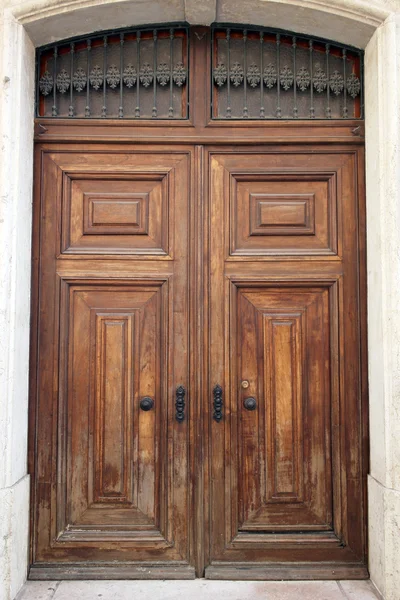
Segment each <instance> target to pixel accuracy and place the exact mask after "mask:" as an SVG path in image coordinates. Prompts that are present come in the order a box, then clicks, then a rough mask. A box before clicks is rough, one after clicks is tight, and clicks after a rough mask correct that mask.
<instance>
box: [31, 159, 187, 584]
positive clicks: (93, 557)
mask: <svg viewBox="0 0 400 600" xmlns="http://www.w3.org/2000/svg"><path fill="white" fill-rule="evenodd" d="M49 150H50V151H49ZM38 159H39V161H40V163H41V169H40V172H41V173H42V175H41V176H40V177H41V179H40V189H41V193H40V196H39V198H38V200H39V201H40V208H39V210H40V213H41V219H40V246H39V254H40V260H41V269H40V271H39V281H38V284H39V297H38V303H39V304H38V307H39V331H38V335H39V337H38V371H37V388H36V389H37V392H36V394H37V395H36V397H37V408H36V410H37V415H38V417H37V418H38V422H37V438H36V442H35V444H36V452H35V455H34V473H35V482H34V487H35V493H34V498H36V505H35V512H34V521H33V522H34V527H35V528H36V533H35V536H34V546H33V559H32V562H33V565H35V567H34V568H36V566H37V567H38V568H39V569H40V568H42V565H44V564H48V563H51V564H52V565H53V566H52V568H55V569H57V568H60V569H61V570H62V568H63V567H62V565H63V564H64V563H69V564H71V563H72V564H74V565H75V567H76V569H75V571H76V572H78V570H79V567H80V566H84V565H87V564H88V563H91V564H93V563H96V561H97V562H98V563H102V562H103V563H104V562H107V561H119V562H121V564H125V563H126V564H128V563H130V562H132V561H134V562H135V564H136V567H137V566H140V565H149V567H152V568H153V567H154V564H153V563H154V561H156V563H163V564H164V567H163V569H161V570H160V571H159V572H160V573H161V571H162V572H164V573H165V570H166V569H167V566H168V564H170V566H171V573H175V576H176V573H180V572H181V571H182V569H181V568H180V567H179V568H178V569H177V570H176V571H174V569H175V567H174V565H178V566H179V565H181V566H183V565H186V566H188V567H189V558H190V553H191V546H190V544H191V538H190V536H189V535H188V528H189V519H188V513H189V510H190V506H191V490H190V473H189V449H190V446H189V432H190V424H189V422H188V420H187V419H185V422H183V423H179V424H178V423H177V422H176V420H175V388H176V387H177V385H179V384H180V385H184V386H185V387H188V383H189V369H188V339H189V337H188V330H189V289H188V279H187V270H188V260H189V250H188V246H189V232H188V222H189V205H188V202H187V198H188V197H189V192H190V187H189V184H190V182H189V164H190V160H191V154H190V152H189V153H188V152H187V151H186V150H182V149H181V150H177V151H175V152H172V153H171V152H168V153H166V152H165V149H163V148H159V149H154V148H151V151H148V152H147V153H145V152H143V151H142V152H140V153H136V154H135V152H130V153H129V154H124V155H121V154H118V153H114V154H113V153H112V152H108V153H106V152H104V153H100V154H99V153H96V152H93V149H92V151H90V150H89V149H88V151H87V152H85V153H82V152H81V151H79V152H76V151H75V152H74V151H73V150H72V149H71V148H66V152H65V151H64V152H63V151H61V152H58V153H57V152H54V149H53V148H52V149H47V151H46V150H45V149H43V148H42V149H41V152H40V154H39V156H38ZM116 171H117V172H118V173H117V176H116V177H115V172H116ZM134 171H136V172H140V173H143V172H149V173H150V179H151V182H152V181H153V179H154V177H153V174H154V173H160V172H162V173H164V174H165V177H167V179H168V192H167V196H166V198H167V199H168V201H167V203H166V205H165V209H166V211H165V223H166V226H165V228H164V229H165V231H166V232H167V233H165V232H164V233H162V232H161V221H160V218H161V214H162V211H161V212H160V204H159V202H158V199H157V198H158V197H151V195H150V198H149V202H151V201H153V202H154V204H155V206H153V207H152V208H151V209H150V208H149V210H148V219H149V226H148V228H149V231H152V227H153V226H154V224H153V225H151V221H152V220H153V221H156V222H157V223H158V224H159V225H160V235H161V236H163V235H167V237H166V238H165V241H166V249H167V251H168V253H169V256H168V260H167V261H165V260H163V259H161V260H159V261H155V260H154V257H147V256H145V255H143V254H141V253H140V252H139V253H138V254H139V256H135V257H130V258H129V259H126V258H125V259H124V258H122V259H121V258H120V259H119V267H120V268H118V266H117V265H116V263H115V258H114V259H113V260H111V262H110V258H112V257H115V252H116V250H117V249H118V243H117V244H116V245H115V244H114V245H113V243H111V244H110V243H109V240H110V239H111V238H113V237H115V236H116V240H117V242H118V241H119V240H120V239H126V237H129V236H131V233H129V234H128V235H124V234H123V233H120V234H117V235H116V234H115V232H113V233H111V235H108V233H107V232H98V233H96V235H95V236H91V237H92V238H93V237H97V238H98V240H99V239H100V240H103V242H102V246H101V248H102V253H100V255H98V256H96V258H95V259H92V261H93V260H94V263H95V264H93V262H92V263H91V260H90V259H88V258H87V254H85V252H84V250H83V251H82V252H81V254H79V253H75V254H74V256H73V258H69V255H68V253H65V254H64V253H63V251H62V248H63V245H62V244H63V235H64V234H65V232H66V231H69V230H70V229H71V227H72V228H73V229H74V232H75V233H76V231H77V230H79V228H80V227H81V226H82V216H83V215H84V210H83V205H82V204H81V205H80V209H79V210H78V211H77V213H76V215H75V216H74V213H73V210H74V209H73V207H72V204H71V202H70V201H69V200H70V198H71V197H70V188H69V183H68V181H67V183H66V177H67V178H68V177H69V175H67V174H71V173H72V172H75V173H77V172H79V175H80V177H81V179H79V181H80V182H82V181H86V180H87V181H89V180H90V177H89V176H88V174H89V173H90V174H91V176H93V174H95V175H96V173H100V172H101V173H102V175H101V177H102V178H103V179H101V180H98V179H97V178H96V177H94V179H93V181H95V182H96V181H100V183H102V186H98V187H97V188H96V189H94V190H93V188H91V189H92V192H93V193H101V192H100V190H101V189H102V187H103V189H104V182H106V181H109V182H111V184H110V185H111V187H113V184H114V183H115V182H117V183H118V182H120V181H122V182H123V185H122V186H121V187H122V188H123V193H130V192H127V191H126V190H127V187H126V186H127V183H126V181H125V180H124V177H128V179H129V178H130V179H131V180H132V181H133V182H134V183H133V186H132V187H133V191H135V181H136V180H135V179H134V178H133V179H132V172H134ZM109 176H110V177H109ZM157 177H158V176H157ZM91 185H92V184H90V186H91ZM118 185H120V184H119V183H118ZM114 191H115V188H114ZM118 192H119V191H118ZM160 197H161V196H160ZM110 198H111V201H113V197H112V196H111V197H109V199H110ZM157 207H158V208H157ZM68 210H69V211H70V213H68ZM107 211H108V209H107V210H106V213H105V214H104V213H100V216H99V215H97V218H98V219H99V218H100V220H101V219H103V221H102V224H103V225H104V226H107V222H108V221H110V219H109V218H108V216H107ZM94 214H95V213H94ZM118 214H119V216H118ZM176 215H179V218H177V217H176ZM120 216H121V213H118V211H117V217H116V218H117V220H118V219H119V220H120V221H121V218H120ZM122 220H123V219H122ZM106 221H107V222H106ZM98 222H99V221H98ZM74 224H75V227H74ZM120 225H121V223H119V224H118V226H120ZM131 225H132V221H131V222H130V225H129V226H131ZM63 232H64V234H63ZM142 237H145V236H144V235H143V234H142ZM160 239H161V238H160ZM134 241H135V240H133V242H134ZM96 243H97V244H98V243H99V242H98V241H97V242H96ZM100 245H101V244H100ZM126 248H127V246H124V244H123V243H122V246H121V248H120V254H121V255H124V254H126V253H125V252H124V250H126ZM92 250H93V248H92ZM129 250H130V251H131V248H129ZM133 250H134V249H133ZM96 251H97V250H96ZM105 252H109V254H104V253H105ZM107 259H108V260H107ZM122 267H126V268H122ZM121 268H122V270H121ZM144 397H147V398H151V399H152V400H153V403H154V406H153V408H152V409H151V410H150V411H144V410H141V409H140V401H141V399H142V398H144ZM136 567H135V568H133V569H132V570H131V573H132V574H133V573H135V574H136V575H139V571H138V570H137V568H136ZM128 570H129V569H128ZM50 571H51V569H50ZM50 571H49V572H50ZM193 572H194V571H193V568H192V567H190V569H189V571H188V573H187V575H185V576H190V577H191V576H192V574H193ZM40 573H42V574H43V571H40ZM60 573H61V571H60ZM121 573H122V571H121ZM33 576H34V575H33Z"/></svg>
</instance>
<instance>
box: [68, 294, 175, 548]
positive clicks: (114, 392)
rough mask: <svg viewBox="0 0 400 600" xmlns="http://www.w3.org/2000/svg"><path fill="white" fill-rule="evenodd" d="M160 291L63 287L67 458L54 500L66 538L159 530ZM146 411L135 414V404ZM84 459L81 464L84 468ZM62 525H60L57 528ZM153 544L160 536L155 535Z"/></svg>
mask: <svg viewBox="0 0 400 600" xmlns="http://www.w3.org/2000/svg"><path fill="white" fill-rule="evenodd" d="M161 295H162V287H161V286H160V285H159V286H154V287H144V286H135V285H132V286H129V287H122V286H121V287H117V288H114V289H107V287H106V286H104V287H102V286H99V285H93V286H87V285H85V284H83V285H82V286H79V285H73V286H70V287H69V290H68V297H67V298H66V305H65V307H64V310H65V311H66V313H67V314H68V313H69V315H70V317H69V322H68V324H67V323H66V328H65V330H64V331H63V332H62V343H65V344H66V345H67V352H66V357H68V358H67V360H68V364H67V365H65V371H66V372H65V377H66V378H67V381H68V395H67V403H66V405H65V406H64V407H63V408H64V410H65V411H66V414H68V425H67V431H68V439H69V443H68V446H67V454H66V457H65V460H64V461H63V464H65V467H66V473H65V475H66V474H67V473H70V476H68V477H67V476H65V477H64V478H61V480H60V489H59V493H60V496H64V495H66V515H65V522H64V525H63V529H64V531H68V533H69V534H70V533H71V531H74V530H75V529H77V530H79V533H76V535H77V536H79V535H80V536H81V537H82V533H83V532H84V530H85V529H86V528H88V527H89V529H93V528H94V527H95V528H96V536H97V537H98V538H101V536H102V533H103V535H104V532H105V531H106V530H107V528H108V527H110V526H113V527H120V528H121V527H123V528H124V529H125V530H128V531H133V530H135V528H137V527H139V529H140V528H142V527H143V525H147V527H150V529H152V528H157V529H158V528H159V527H160V512H159V510H160V504H159V503H160V500H161V499H162V498H164V500H163V501H165V494H166V493H167V491H166V489H165V487H164V485H163V482H162V480H160V477H159V476H160V471H159V467H158V466H157V464H156V457H157V455H158V453H159V452H160V450H161V446H162V441H161V439H160V431H161V430H160V419H161V415H162V414H163V405H165V403H166V398H165V396H164V395H163V394H164V392H163V389H162V388H161V387H160V381H161V379H162V377H163V376H165V375H164V374H163V373H161V372H160V364H161V359H160V353H161V341H162V340H163V339H166V331H165V329H163V327H165V325H163V324H162V312H161V311H162V298H161ZM143 396H149V397H151V398H153V399H154V409H153V410H151V411H148V412H143V411H141V410H140V409H139V402H140V399H141V397H143ZM84 457H86V458H85V459H84ZM60 524H61V523H60ZM160 535H161V533H160Z"/></svg>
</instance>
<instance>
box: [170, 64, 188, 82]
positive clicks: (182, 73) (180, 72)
mask: <svg viewBox="0 0 400 600" xmlns="http://www.w3.org/2000/svg"><path fill="white" fill-rule="evenodd" d="M172 79H173V81H174V83H175V85H177V86H178V87H181V86H182V85H183V84H184V83H185V82H186V69H185V67H184V66H183V63H182V62H178V63H177V64H176V66H175V69H174V70H173V71H172Z"/></svg>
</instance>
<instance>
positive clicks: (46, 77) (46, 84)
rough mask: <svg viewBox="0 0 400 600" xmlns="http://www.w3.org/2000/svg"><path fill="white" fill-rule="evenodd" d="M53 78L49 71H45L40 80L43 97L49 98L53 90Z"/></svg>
mask: <svg viewBox="0 0 400 600" xmlns="http://www.w3.org/2000/svg"><path fill="white" fill-rule="evenodd" d="M53 83H54V82H53V78H52V76H51V75H50V73H49V72H48V71H45V72H44V73H43V75H42V76H41V78H40V79H39V90H40V92H41V94H43V96H48V95H49V94H50V92H51V90H52V89H53Z"/></svg>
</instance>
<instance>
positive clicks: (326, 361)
mask: <svg viewBox="0 0 400 600" xmlns="http://www.w3.org/2000/svg"><path fill="white" fill-rule="evenodd" d="M237 310H238V314H237V319H238V337H237V341H236V352H237V353H238V369H239V372H238V390H239V391H238V399H237V401H238V407H237V411H238V414H239V415H240V423H241V427H240V430H239V439H240V440H241V447H240V449H239V455H238V457H237V461H238V463H237V465H238V469H239V471H238V473H239V475H238V477H239V479H238V483H239V486H238V490H239V506H240V507H241V510H240V513H241V514H240V515H239V516H238V526H239V529H240V530H242V531H247V530H250V531H254V530H260V531H269V530H273V531H275V530H284V531H294V530H297V531H303V530H307V529H312V530H313V531H315V530H329V529H332V506H331V489H332V481H331V457H330V452H329V448H330V417H329V415H330V411H331V400H330V383H329V380H330V376H331V375H330V363H331V359H330V345H329V310H328V290H327V289H323V288H322V289H321V288H314V289H308V288H304V289H293V288H292V289H286V290H285V289H279V288H264V289H263V288H262V287H258V288H257V289H239V291H238V309H237ZM241 381H248V383H249V386H248V388H246V389H245V390H244V389H241V388H240V382H241ZM246 397H255V398H256V400H257V409H256V411H247V410H245V409H244V407H243V402H244V400H245V398H246ZM316 457H319V458H318V459H317V458H316Z"/></svg>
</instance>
